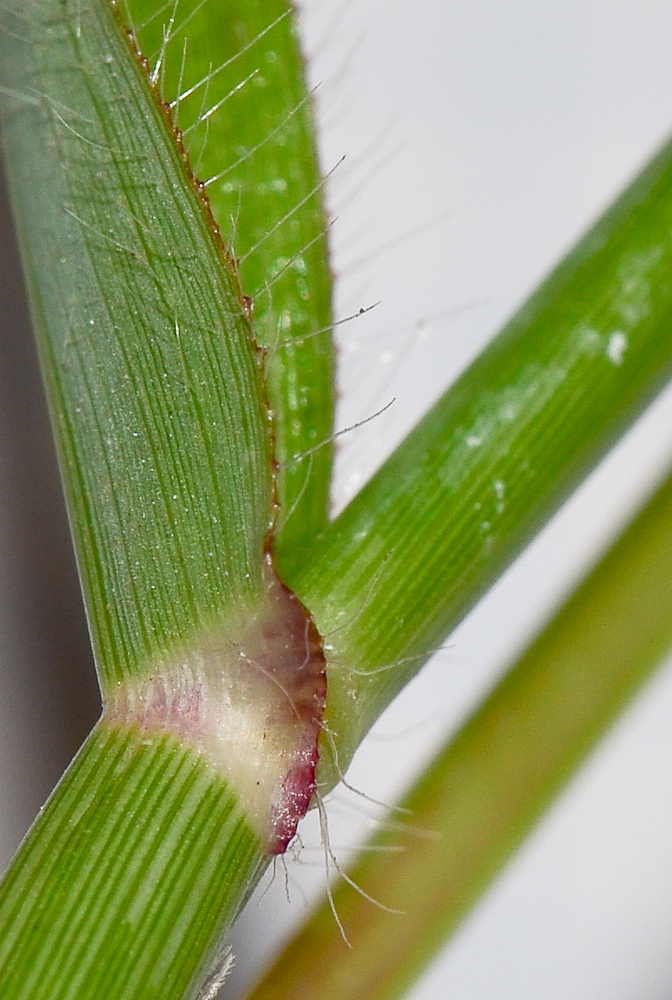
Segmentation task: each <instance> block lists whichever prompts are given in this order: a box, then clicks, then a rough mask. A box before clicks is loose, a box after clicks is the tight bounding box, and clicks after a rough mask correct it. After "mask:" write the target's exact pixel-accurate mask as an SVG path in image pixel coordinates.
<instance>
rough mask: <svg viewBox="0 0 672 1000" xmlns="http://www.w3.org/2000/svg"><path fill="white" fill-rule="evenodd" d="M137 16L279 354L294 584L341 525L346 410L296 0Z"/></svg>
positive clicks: (273, 397) (247, 1)
mask: <svg viewBox="0 0 672 1000" xmlns="http://www.w3.org/2000/svg"><path fill="white" fill-rule="evenodd" d="M124 11H125V14H124V16H125V17H126V18H127V19H128V22H129V23H130V24H131V25H136V26H137V27H136V31H137V37H138V42H139V45H140V48H141V50H142V51H143V53H144V54H145V55H146V56H147V57H148V58H149V60H150V63H151V65H152V66H153V73H154V75H155V76H156V80H157V84H158V86H159V88H160V90H161V93H162V95H163V96H164V99H165V100H166V101H168V102H169V103H170V104H171V106H172V110H173V117H174V119H175V122H176V124H177V125H178V127H179V128H180V130H181V132H182V136H183V141H184V145H185V148H186V149H187V151H188V153H189V157H190V160H191V164H192V167H193V169H194V171H195V173H196V174H197V175H198V177H199V178H201V180H202V181H203V182H204V183H205V184H206V188H207V193H208V197H209V199H210V203H211V206H212V211H213V214H214V217H215V219H216V220H217V224H218V226H219V227H220V230H221V232H222V234H223V237H224V240H225V242H226V244H227V246H229V247H231V248H232V252H233V253H234V254H235V257H236V258H237V260H238V266H239V271H240V278H241V282H242V286H243V290H244V292H245V294H246V295H247V296H249V298H250V306H251V308H253V319H252V323H253V327H254V331H255V336H256V337H257V340H258V341H259V343H260V344H262V345H263V346H264V348H265V349H266V352H267V353H266V363H265V369H266V376H267V390H268V397H269V402H270V405H271V409H272V413H273V429H274V445H275V456H276V459H277V463H278V465H277V499H278V502H279V505H280V506H279V511H278V517H277V523H276V533H275V542H274V544H275V549H276V553H277V557H278V566H279V568H280V571H281V572H282V573H283V574H284V575H285V576H286V577H288V579H287V582H288V583H289V584H290V585H291V573H292V570H293V567H294V566H295V565H296V564H297V563H299V564H300V563H301V561H302V560H303V558H304V555H305V551H306V550H307V549H308V548H310V546H311V544H312V541H313V538H314V537H315V535H316V534H317V533H318V532H320V531H321V530H322V529H323V528H324V525H325V523H326V520H327V512H328V501H329V482H330V474H331V459H332V450H333V449H332V445H331V441H330V438H331V434H332V419H333V406H334V356H333V348H332V343H331V331H330V324H331V311H330V295H331V275H330V272H329V261H328V252H327V251H328V248H327V232H326V229H327V221H326V214H325V211H324V196H323V190H322V176H321V174H320V169H319V164H318V161H317V154H316V147H315V135H314V130H315V126H314V121H313V114H312V111H313V108H312V95H310V94H308V93H307V91H306V83H305V79H304V65H303V59H302V56H301V52H300V48H299V43H298V38H297V33H296V23H295V22H296V17H295V11H294V9H293V7H292V4H291V3H289V2H288V0H227V2H226V3H224V4H222V3H216V2H213V0H177V2H175V3H170V4H167V5H166V4H159V3H157V0H126V3H125V6H124ZM317 445H319V446H320V447H317V448H316V446H317Z"/></svg>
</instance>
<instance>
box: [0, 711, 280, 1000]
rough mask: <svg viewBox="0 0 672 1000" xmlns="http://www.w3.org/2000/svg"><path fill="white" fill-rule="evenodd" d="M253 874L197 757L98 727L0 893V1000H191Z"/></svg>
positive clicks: (244, 833) (235, 818)
mask: <svg viewBox="0 0 672 1000" xmlns="http://www.w3.org/2000/svg"><path fill="white" fill-rule="evenodd" d="M261 865H262V853H261V847H260V844H259V841H258V839H257V838H256V836H255V835H254V834H253V832H252V831H251V829H250V827H249V826H248V824H247V823H246V820H245V817H244V815H243V812H242V810H241V808H240V806H239V805H238V803H237V800H236V798H235V797H234V795H233V794H232V792H231V790H230V789H229V788H228V787H227V786H226V784H225V783H224V782H223V781H222V779H221V778H220V777H219V776H218V775H217V774H215V773H214V772H213V771H211V770H210V769H209V768H208V767H207V765H206V764H205V762H204V759H203V758H202V757H201V756H199V755H198V754H196V753H194V752H192V751H190V750H188V749H185V748H184V747H182V746H180V745H179V744H178V743H176V742H174V741H172V740H171V739H170V738H168V737H165V736H157V737H154V738H148V737H147V736H146V735H143V734H141V733H140V732H139V731H137V730H134V729H124V728H115V727H110V726H106V725H99V726H98V727H97V728H96V730H94V732H93V734H92V735H91V737H90V738H89V740H88V741H87V743H86V744H85V745H84V747H83V748H82V750H81V751H80V753H79V755H78V756H77V758H76V760H75V762H74V763H73V765H72V767H71V768H70V769H69V770H68V772H67V774H66V775H65V777H64V778H63V780H62V782H61V785H60V786H59V788H58V790H57V793H56V794H55V795H54V797H53V798H52V800H51V801H50V802H49V803H48V804H47V806H46V807H45V808H44V810H43V811H42V813H41V814H40V817H39V819H38V821H37V823H36V824H35V826H34V827H33V829H32V830H31V832H30V834H29V836H28V838H27V840H26V841H25V843H24V845H23V847H22V848H21V851H20V852H19V855H18V857H17V859H16V861H15V863H14V865H13V867H12V869H11V870H10V873H9V875H8V877H7V878H6V879H5V881H4V883H3V885H2V889H1V890H0V912H1V913H2V920H1V925H2V926H1V929H0V995H1V996H2V997H3V1000H29V998H30V1000H54V998H55V997H58V998H59V1000H74V998H77V1000H94V998H95V1000H100V998H101V997H114V998H115V1000H168V998H169V997H193V996H195V994H196V992H197V990H198V987H199V986H200V982H201V981H202V979H203V977H204V975H205V973H206V972H207V969H208V966H209V964H210V963H211V961H212V959H213V957H214V955H215V952H216V948H217V945H218V942H219V940H220V937H221V935H222V934H223V933H224V931H225V930H226V927H228V925H229V924H230V923H231V921H232V919H233V918H234V916H235V915H236V913H237V912H238V910H239V909H240V907H241V905H242V903H243V902H244V901H245V899H246V897H247V895H248V893H249V892H250V890H251V888H252V887H253V885H254V884H255V881H256V877H257V875H258V873H259V871H260V868H261Z"/></svg>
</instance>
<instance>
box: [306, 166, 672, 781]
mask: <svg viewBox="0 0 672 1000" xmlns="http://www.w3.org/2000/svg"><path fill="white" fill-rule="evenodd" d="M671 231H672V146H667V147H666V148H665V149H664V150H663V151H662V152H661V153H660V154H659V156H658V157H657V158H656V159H655V160H654V161H653V163H652V164H651V165H650V166H649V167H648V168H647V169H646V170H645V171H644V172H643V174H642V175H641V177H640V178H638V179H637V180H636V181H635V182H634V184H633V185H632V187H631V188H630V189H628V191H626V193H625V194H624V195H623V196H622V198H621V199H620V200H619V202H618V203H617V204H616V205H615V206H614V207H613V208H612V209H611V210H610V211H609V212H608V213H607V215H606V216H605V217H604V218H603V220H601V222H600V223H598V225H597V226H596V227H595V229H593V230H592V231H591V232H590V233H589V234H588V235H587V236H586V237H585V238H584V240H583V241H582V242H581V243H580V244H579V246H578V247H577V248H576V250H575V251H573V252H572V253H571V254H570V255H569V257H568V258H567V260H566V261H565V262H563V263H562V264H561V265H560V267H559V268H558V269H557V270H556V271H555V272H554V273H553V274H552V275H551V276H550V278H549V279H548V280H547V281H546V282H545V283H544V284H543V285H542V287H541V288H540V290H539V291H538V292H537V293H536V294H535V295H533V296H532V298H531V299H530V301H529V302H528V303H527V304H526V305H525V306H524V307H523V308H522V309H521V310H520V312H519V313H518V314H517V315H516V316H515V317H514V318H513V319H512V320H511V321H510V322H509V323H508V324H507V326H506V327H505V328H504V330H503V331H502V333H501V334H500V335H499V336H498V337H497V338H496V339H495V341H494V342H493V343H492V344H491V346H490V347H489V348H488V349H487V350H486V351H485V352H484V354H483V355H481V357H480V358H479V359H478V360H477V361H476V362H475V363H474V364H473V365H472V366H471V368H469V369H468V371H467V372H465V374H464V375H463V376H462V377H461V378H460V379H459V380H458V382H457V383H456V384H455V385H454V386H453V387H452V388H451V389H449V390H448V392H447V393H446V394H445V395H444V396H443V397H442V399H441V400H439V402H438V403H437V404H436V405H435V407H434V408H433V409H432V410H431V411H430V413H429V414H428V415H427V416H426V417H425V419H424V420H423V421H422V422H421V423H420V424H419V425H418V427H417V428H416V429H415V430H414V431H413V432H411V434H410V435H409V437H408V438H407V439H406V441H405V442H403V443H402V445H401V446H400V448H399V449H398V450H397V451H396V452H395V454H394V455H393V456H392V457H391V458H390V459H389V460H388V461H387V462H386V463H385V465H384V466H383V467H382V469H381V470H380V471H379V472H378V473H377V474H376V475H375V476H374V477H373V479H372V480H371V481H370V482H369V484H368V485H367V486H365V487H364V489H363V490H362V491H361V493H360V494H359V495H358V496H357V497H356V498H355V500H354V501H353V502H352V503H351V504H350V505H349V507H348V508H347V509H346V510H345V511H344V512H343V514H341V516H340V517H339V518H338V519H337V520H336V521H335V522H334V523H333V524H332V525H330V527H329V528H328V529H327V530H326V532H325V533H324V536H323V539H322V540H321V541H320V543H319V544H318V546H317V547H316V553H315V556H314V558H313V559H312V560H311V562H310V564H308V565H306V567H305V568H304V571H303V574H302V578H301V579H300V580H299V581H298V583H297V591H298V593H299V594H300V596H301V598H302V600H304V602H305V603H306V604H307V605H308V606H309V607H310V608H311V609H312V610H313V613H314V614H315V617H316V621H317V622H318V626H319V628H320V630H321V632H322V634H323V635H324V636H325V637H326V641H327V643H328V644H329V646H330V647H331V648H330V652H329V656H330V660H331V662H332V663H333V670H332V671H331V674H330V677H331V680H330V705H329V707H328V720H329V723H330V725H331V728H332V729H333V731H334V732H335V733H336V734H338V735H337V736H336V737H335V743H336V748H337V751H338V754H339V760H340V765H341V767H342V768H343V767H345V765H346V764H347V762H348V761H349V759H350V757H351V755H352V753H353V751H354V749H355V748H356V746H357V745H358V743H359V742H360V740H361V738H362V736H363V735H364V733H365V732H366V731H367V730H368V728H369V726H370V725H371V723H372V722H373V721H374V719H375V718H376V717H377V715H378V714H380V711H382V709H383V708H384V707H385V705H386V704H388V702H389V701H390V700H391V699H392V698H393V697H394V695H395V694H396V693H397V692H398V691H399V690H400V689H401V687H403V685H404V684H405V683H406V682H407V681H408V679H409V678H410V677H411V676H412V675H413V674H414V673H415V672H416V671H417V669H419V667H420V666H421V664H422V663H423V662H424V661H425V660H426V659H427V657H428V655H429V654H430V653H431V652H432V650H433V649H436V648H437V647H438V646H439V645H440V644H441V642H442V641H443V640H444V638H445V636H446V634H447V633H448V632H449V631H450V630H451V629H452V628H453V627H454V626H455V625H456V624H457V622H458V621H459V619H460V618H461V617H462V616H463V615H464V614H465V613H466V612H467V611H468V610H469V608H470V607H471V606H473V604H474V603H475V601H477V600H478V599H479V597H480V596H481V595H482V594H483V593H484V591H485V590H486V588H487V587H488V586H489V585H490V584H491V583H492V582H493V581H494V580H495V579H496V578H497V576H498V575H499V574H500V573H501V572H502V570H503V569H504V568H505V567H506V566H507V565H508V563H509V562H510V561H511V560H512V558H513V557H514V556H515V555H516V554H517V553H518V552H519V551H520V550H521V549H522V548H523V546H524V545H525V544H526V543H527V541H529V540H530V538H531V537H532V535H533V534H534V533H535V532H536V531H538V530H539V528H540V527H541V525H542V524H543V523H544V521H545V520H546V519H547V518H548V517H549V516H551V515H552V514H553V512H554V511H555V510H556V509H557V507H558V506H559V505H560V503H561V502H562V501H563V500H564V499H565V497H566V496H567V495H568V493H569V492H570V490H571V489H572V488H573V487H574V486H576V485H577V483H578V482H579V481H580V479H581V478H582V477H583V476H585V475H586V474H587V472H588V471H589V470H590V469H591V467H592V466H594V465H595V464H596V462H597V461H598V460H599V459H600V457H601V456H602V455H603V454H604V452H605V451H606V449H607V448H608V447H609V446H610V445H611V444H612V443H613V442H614V441H615V440H616V438H617V437H618V435H619V434H621V433H622V432H623V431H624V429H625V428H626V427H627V426H628V424H629V423H630V422H632V421H633V420H634V419H635V418H636V417H637V415H638V414H639V413H640V412H641V410H642V409H643V407H644V406H645V405H646V403H648V402H649V400H650V399H651V398H652V397H653V395H654V394H655V393H656V392H657V391H658V390H659V389H660V388H661V387H662V386H663V384H664V383H665V381H666V380H667V379H668V378H669V375H670V372H671V371H672V338H670V336H669V331H670V329H671V328H672V240H671V239H670V232H671Z"/></svg>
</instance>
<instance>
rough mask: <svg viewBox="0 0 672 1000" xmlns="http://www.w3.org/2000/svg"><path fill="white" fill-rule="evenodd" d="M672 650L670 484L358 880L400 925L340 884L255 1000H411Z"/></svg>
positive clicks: (410, 804) (437, 768)
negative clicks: (422, 977)
mask: <svg viewBox="0 0 672 1000" xmlns="http://www.w3.org/2000/svg"><path fill="white" fill-rule="evenodd" d="M671 644H672V478H670V479H668V481H667V482H666V484H665V485H664V486H663V487H662V488H661V490H660V491H659V492H658V494H657V495H656V497H655V498H654V499H653V501H651V503H650V504H649V505H648V506H647V507H646V509H645V510H644V511H643V512H642V513H641V514H640V515H639V517H638V518H637V520H636V521H635V522H634V524H633V525H632V526H631V527H630V528H629V529H628V531H627V532H626V533H625V535H624V536H623V537H622V538H621V539H620V540H619V541H618V542H617V544H616V545H615V546H614V547H613V549H612V550H611V551H610V552H609V554H608V555H607V556H606V557H605V558H604V559H603V560H602V562H601V563H600V564H599V566H598V567H597V568H596V569H595V570H594V571H593V572H592V573H591V575H590V576H589V577H588V579H587V580H586V581H585V583H584V584H583V585H582V586H581V587H580V588H579V590H578V591H577V592H576V594H575V595H574V596H573V597H572V598H571V599H570V601H569V602H568V603H567V604H566V606H565V607H564V608H563V609H562V611H561V612H560V613H559V614H558V616H557V617H556V618H555V620H554V621H553V622H552V623H551V624H550V625H549V626H548V627H547V628H546V629H545V631H544V632H543V633H542V635H541V636H540V638H539V639H538V640H537V641H536V642H535V643H534V644H533V645H532V647H531V648H530V649H529V650H528V651H527V652H526V653H525V654H524V655H523V657H522V658H521V659H520V660H519V662H518V663H517V664H516V665H515V666H514V667H513V669H512V670H511V671H510V673H508V675H507V676H506V677H505V678H504V680H503V681H502V682H501V683H500V684H499V685H498V686H497V688H496V689H495V690H494V692H493V693H492V694H491V695H490V697H489V698H488V699H487V700H486V701H485V703H484V704H483V705H482V707H481V708H480V709H479V710H478V711H477V712H476V714H475V715H474V716H473V718H472V719H471V720H470V721H468V722H467V724H466V725H465V726H464V728H463V729H462V731H461V732H460V733H459V734H458V736H457V737H456V738H455V739H454V740H453V741H452V742H451V743H450V744H449V745H448V746H447V747H446V749H445V750H443V751H442V752H441V753H440V754H439V755H438V756H437V758H436V760H435V761H434V763H433V764H432V765H431V766H430V768H428V769H427V771H426V772H425V773H424V774H423V775H422V777H421V778H420V780H419V781H418V782H417V784H416V785H415V787H414V788H413V789H412V790H411V791H410V792H409V793H408V794H407V795H406V796H405V797H404V799H403V800H402V802H401V806H402V807H403V808H404V809H408V810H410V812H411V814H412V815H411V816H410V817H409V825H408V828H407V829H406V830H405V831H404V830H403V822H402V823H401V824H400V822H399V821H400V819H402V817H400V816H399V815H397V816H396V819H395V822H394V823H393V824H392V825H393V827H394V828H396V829H395V830H394V832H390V830H389V829H388V828H386V826H385V825H384V824H383V826H382V827H381V832H380V833H379V834H378V835H377V836H376V837H375V838H374V839H373V841H372V844H373V845H374V846H375V847H377V848H382V849H383V850H382V851H369V852H364V853H363V854H362V855H361V859H360V860H359V861H358V863H356V864H355V866H354V867H353V869H352V870H351V871H350V872H349V875H350V877H351V878H352V879H353V880H354V881H355V882H356V884H357V885H359V886H361V887H362V888H363V889H364V890H365V891H366V892H367V893H368V894H369V895H371V896H373V897H374V898H375V899H377V900H379V901H380V902H381V903H382V904H384V905H385V906H389V907H394V908H396V909H399V910H402V911H403V914H402V915H399V914H392V913H386V912H384V911H383V910H381V909H379V908H378V907H375V906H373V905H372V904H371V903H370V902H368V901H367V900H365V899H363V898H362V896H361V895H359V894H358V893H357V892H355V891H354V889H352V887H351V886H349V885H347V884H345V883H343V882H342V883H341V884H339V886H338V887H337V889H336V890H335V892H334V897H333V901H334V905H335V907H336V910H337V912H338V915H339V918H340V920H341V921H342V923H343V926H344V928H345V933H346V934H347V936H348V939H349V941H350V943H351V944H352V950H349V949H348V948H347V947H346V945H345V944H344V942H343V940H342V938H341V936H340V934H339V932H338V929H337V928H336V927H335V923H334V917H333V913H332V911H331V908H330V907H329V906H328V905H326V903H325V904H323V905H322V907H321V908H320V909H319V910H318V912H317V913H316V914H315V915H314V916H313V917H312V919H311V920H310V921H309V923H308V924H307V925H306V926H305V927H304V928H303V929H302V930H301V932H300V933H299V934H298V936H297V937H296V938H295V939H294V940H293V941H292V942H291V943H290V945H289V946H288V948H287V950H286V951H285V953H284V954H283V955H282V956H281V958H280V959H279V961H278V962H277V963H276V964H275V965H274V966H273V967H272V968H271V969H270V970H269V972H268V973H267V975H266V976H265V978H264V979H263V981H262V982H261V984H260V985H259V986H258V988H257V989H255V990H254V991H253V992H252V994H251V995H250V997H249V1000H290V998H292V1000H293V998H295V997H297V996H300V997H301V998H302V1000H318V998H319V1000H336V998H339V1000H340V998H342V997H366V998H367V1000H395V998H398V997H401V996H403V994H404V992H405V991H406V990H407V989H408V987H409V986H410V984H411V983H412V982H413V980H414V979H415V978H416V977H417V976H418V975H419V974H420V972H421V971H422V969H423V968H424V967H425V966H426V964H427V963H428V962H429V961H430V960H431V958H432V957H433V955H434V954H435V953H436V951H437V949H438V948H439V947H440V946H441V945H442V944H443V943H444V941H445V939H446V937H447V936H448V935H449V934H450V933H451V932H452V931H453V930H454V929H455V928H456V927H457V926H458V924H459V923H460V921H461V920H462V918H463V917H464V916H465V914H466V913H467V912H468V910H469V909H470V908H471V906H473V904H474V903H475V901H476V900H477V899H478V898H479V896H480V895H481V893H482V892H483V890H484V889H485V888H486V886H487V885H488V884H489V883H490V882H491V881H492V880H493V878H494V877H495V876H496V875H497V873H498V872H499V871H500V869H501V868H502V866H503V865H504V863H505V862H506V860H507V859H508V858H509V857H510V856H511V854H512V852H513V851H514V850H515V849H516V848H517V847H518V846H519V845H520V843H521V841H522V839H523V838H524V837H525V836H526V834H527V833H528V832H529V830H530V829H531V828H532V826H533V825H534V823H535V822H536V821H537V820H538V819H539V817H540V815H541V813H542V812H543V811H544V809H545V808H546V807H547V806H548V805H549V803H550V802H551V801H552V800H553V798H554V797H555V796H556V795H557V793H558V792H559V790H560V789H561V788H562V787H563V786H564V785H565V784H566V782H567V781H568V779H569V778H570V777H571V775H572V774H573V773H574V772H575V770H576V768H577V767H578V766H579V764H580V763H581V762H582V761H583V760H584V759H585V757H586V755H587V754H588V752H589V751H590V750H591V749H592V748H593V746H594V745H595V743H596V741H597V740H598V739H599V738H600V736H601V735H602V734H603V733H604V731H605V729H606V728H607V727H608V726H609V725H610V724H611V723H612V722H613V720H614V719H615V718H616V717H617V716H618V714H619V712H620V711H621V709H622V708H623V706H624V705H626V704H627V702H628V700H629V699H630V698H631V697H632V695H633V694H634V692H635V691H636V690H637V689H638V688H639V687H640V686H641V685H642V684H643V683H644V681H645V680H646V679H647V678H648V677H649V676H650V674H651V672H652V671H653V670H654V669H655V668H656V666H657V665H658V664H659V663H660V661H661V660H662V658H663V657H664V655H665V654H666V653H667V651H668V649H669V648H670V645H671ZM400 825H401V827H402V831H401V832H398V828H399V826H400ZM390 847H392V848H393V849H394V851H393V853H386V852H385V848H390Z"/></svg>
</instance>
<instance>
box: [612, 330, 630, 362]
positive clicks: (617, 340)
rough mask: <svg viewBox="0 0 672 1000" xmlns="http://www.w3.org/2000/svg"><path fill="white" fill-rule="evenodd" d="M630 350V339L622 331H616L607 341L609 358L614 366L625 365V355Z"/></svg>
mask: <svg viewBox="0 0 672 1000" xmlns="http://www.w3.org/2000/svg"><path fill="white" fill-rule="evenodd" d="M627 349H628V338H627V337H626V335H625V334H624V333H623V331H622V330H615V331H614V333H612V334H611V335H610V336H609V340H608V341H607V357H608V358H609V360H610V361H611V363H612V365H620V364H622V363H623V355H624V354H625V352H626V351H627Z"/></svg>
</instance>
